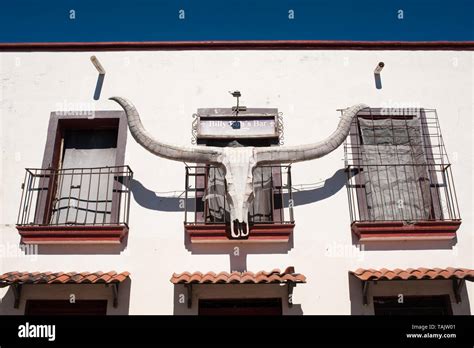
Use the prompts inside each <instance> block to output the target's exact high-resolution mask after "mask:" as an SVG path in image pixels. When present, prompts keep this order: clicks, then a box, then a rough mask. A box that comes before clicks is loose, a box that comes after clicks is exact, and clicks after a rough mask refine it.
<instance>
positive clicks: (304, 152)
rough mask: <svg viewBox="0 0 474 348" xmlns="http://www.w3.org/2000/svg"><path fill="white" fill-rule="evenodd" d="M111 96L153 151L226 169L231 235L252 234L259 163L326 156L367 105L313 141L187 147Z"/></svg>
mask: <svg viewBox="0 0 474 348" xmlns="http://www.w3.org/2000/svg"><path fill="white" fill-rule="evenodd" d="M110 99H111V100H114V101H116V102H117V103H118V104H120V106H121V107H122V108H123V109H124V111H125V113H126V115H127V120H128V127H129V129H130V133H132V136H133V138H135V140H136V141H137V143H139V144H140V145H141V146H143V147H144V148H145V149H147V150H148V151H150V152H151V153H152V154H154V155H156V156H160V157H163V158H167V159H170V160H173V161H180V162H190V163H205V164H212V165H217V166H220V167H222V168H223V169H224V171H225V179H226V182H227V196H226V199H227V200H228V202H229V207H230V218H231V223H230V227H231V236H232V238H241V237H246V236H248V234H249V227H248V221H247V219H248V210H249V206H250V204H251V203H252V201H253V197H254V194H253V169H254V168H255V167H256V166H257V165H268V164H281V163H293V162H302V161H308V160H312V159H316V158H320V157H323V156H325V155H327V154H328V153H330V152H332V151H334V150H335V149H336V148H338V147H339V145H341V144H342V142H343V141H344V139H345V138H346V137H347V135H348V134H349V130H350V125H351V122H352V119H353V117H354V116H355V115H357V113H358V112H359V111H360V110H362V109H364V108H366V107H367V106H366V105H363V104H358V105H354V106H352V107H350V108H347V109H346V110H345V111H344V112H343V115H342V118H341V120H340V121H339V124H338V126H337V129H336V130H335V131H334V133H332V134H331V135H330V136H329V137H328V138H326V139H325V140H322V141H320V142H317V143H313V144H307V145H299V146H282V147H224V148H221V147H214V146H206V147H204V146H193V147H186V146H176V145H171V144H165V143H162V142H160V141H158V140H156V139H154V138H153V137H152V136H151V135H150V134H149V133H148V132H147V131H146V130H145V128H144V127H143V125H142V122H141V120H140V116H139V114H138V111H137V109H136V108H135V106H133V104H132V103H130V102H129V101H128V100H126V99H124V98H120V97H112V98H110Z"/></svg>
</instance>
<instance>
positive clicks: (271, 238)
mask: <svg viewBox="0 0 474 348" xmlns="http://www.w3.org/2000/svg"><path fill="white" fill-rule="evenodd" d="M294 228H295V224H293V223H285V224H279V223H271V224H255V225H253V226H251V227H250V233H249V236H248V238H247V239H231V238H229V236H230V228H229V226H226V225H225V224H185V225H184V230H185V232H186V234H187V235H188V236H189V239H190V241H191V243H235V242H236V241H239V242H242V243H288V242H289V240H290V236H291V234H292V233H293V230H294Z"/></svg>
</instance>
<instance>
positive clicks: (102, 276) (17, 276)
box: [0, 271, 130, 308]
mask: <svg viewBox="0 0 474 348" xmlns="http://www.w3.org/2000/svg"><path fill="white" fill-rule="evenodd" d="M129 277H130V273H129V272H122V273H117V272H115V271H110V272H107V273H104V272H82V273H76V272H69V273H65V272H8V273H4V274H2V275H0V288H2V287H6V286H10V285H11V286H12V287H13V289H14V295H15V304H14V307H15V308H18V306H19V302H20V294H21V286H22V285H24V284H106V285H113V286H112V289H113V292H114V307H116V306H117V305H118V297H117V291H118V285H119V284H120V283H122V282H124V281H125V280H126V279H128V278H129Z"/></svg>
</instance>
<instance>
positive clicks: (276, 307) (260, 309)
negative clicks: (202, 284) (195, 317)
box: [199, 298, 282, 316]
mask: <svg viewBox="0 0 474 348" xmlns="http://www.w3.org/2000/svg"><path fill="white" fill-rule="evenodd" d="M199 315H233V316H238V315H282V302H281V299H280V298H274V299H230V300H228V299H226V300H199Z"/></svg>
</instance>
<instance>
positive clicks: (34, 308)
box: [25, 300, 107, 315]
mask: <svg viewBox="0 0 474 348" xmlns="http://www.w3.org/2000/svg"><path fill="white" fill-rule="evenodd" d="M106 314H107V300H76V301H75V302H74V303H71V302H70V301H68V300H27V301H26V307H25V315H106Z"/></svg>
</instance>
